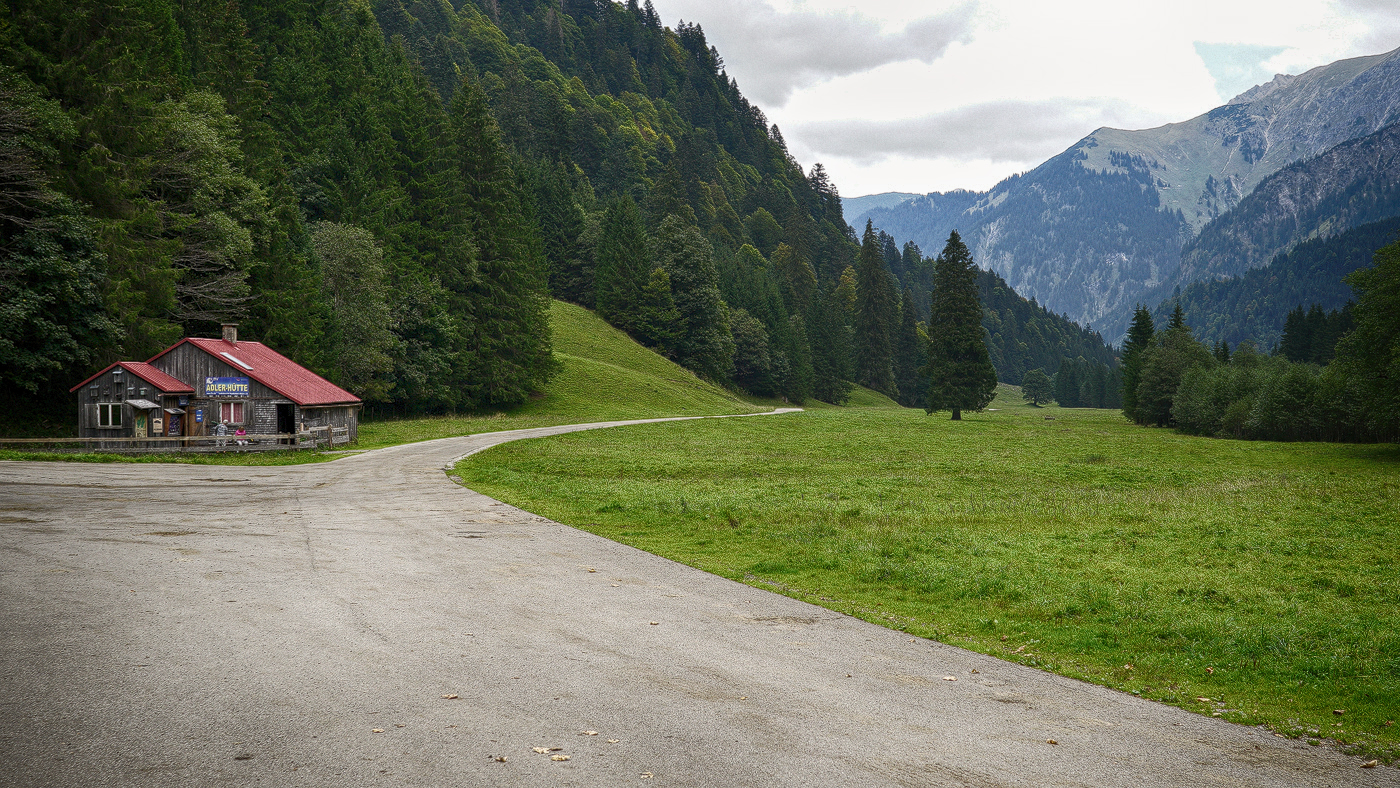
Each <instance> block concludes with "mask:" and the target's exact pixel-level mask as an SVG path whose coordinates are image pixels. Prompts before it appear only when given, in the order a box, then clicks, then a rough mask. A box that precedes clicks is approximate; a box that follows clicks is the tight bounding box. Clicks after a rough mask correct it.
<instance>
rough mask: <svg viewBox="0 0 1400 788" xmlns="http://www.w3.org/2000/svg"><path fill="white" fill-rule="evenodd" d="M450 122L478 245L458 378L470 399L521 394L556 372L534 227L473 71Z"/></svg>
mask: <svg viewBox="0 0 1400 788" xmlns="http://www.w3.org/2000/svg"><path fill="white" fill-rule="evenodd" d="M450 128H451V134H452V141H453V143H454V144H455V148H456V163H457V174H458V175H459V176H460V177H461V182H462V185H461V191H462V203H463V204H462V208H463V210H464V211H465V214H466V217H467V224H468V226H469V227H470V228H471V230H472V240H473V241H474V242H475V243H476V247H477V273H476V276H475V277H474V278H473V280H472V281H471V284H470V286H469V291H468V292H467V293H462V294H461V295H462V296H465V297H466V298H465V303H463V304H462V311H461V312H460V313H459V318H462V319H464V320H463V323H464V328H465V332H464V339H465V342H464V343H463V346H462V348H461V359H462V361H463V362H465V367H464V369H463V372H464V373H465V374H464V376H463V378H462V380H461V382H462V386H463V389H464V393H465V394H466V395H467V397H468V402H469V403H470V404H471V405H474V406H476V407H483V406H499V405H506V404H512V403H516V402H521V401H523V400H524V399H525V397H526V396H527V395H529V393H530V392H531V391H536V390H538V389H539V388H540V387H541V386H543V385H544V383H545V381H547V380H548V379H549V376H550V375H551V374H552V373H553V372H554V359H553V355H552V354H551V352H550V335H549V311H548V307H549V302H548V298H547V297H546V293H545V280H544V270H543V269H544V259H543V258H544V254H543V249H542V248H541V242H540V238H539V233H538V230H537V229H536V227H535V225H534V223H533V221H532V217H530V216H529V215H528V214H527V212H526V208H525V205H524V204H523V201H522V192H523V189H522V188H521V185H520V184H519V183H518V182H517V180H516V178H515V173H514V172H513V171H512V170H511V167H510V160H509V157H508V155H507V153H506V150H505V147H504V146H503V145H502V143H501V132H500V129H499V128H498V127H497V126H496V121H495V120H494V119H493V118H492V116H491V111H490V108H489V107H488V106H487V104H486V94H485V93H484V92H483V91H482V89H481V86H480V85H478V84H477V83H476V82H475V80H473V79H471V78H468V79H466V80H464V81H463V83H462V87H461V88H460V89H459V90H458V91H457V96H456V99H455V101H453V107H452V116H451V126H450Z"/></svg>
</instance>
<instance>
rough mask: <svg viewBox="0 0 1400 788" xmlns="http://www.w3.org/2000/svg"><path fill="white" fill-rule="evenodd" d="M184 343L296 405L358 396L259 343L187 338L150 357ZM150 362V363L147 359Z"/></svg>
mask: <svg viewBox="0 0 1400 788" xmlns="http://www.w3.org/2000/svg"><path fill="white" fill-rule="evenodd" d="M186 342H188V343H190V344H191V345H194V346H195V347H197V348H199V349H200V350H203V351H204V352H205V353H208V354H209V355H211V356H213V357H214V358H216V359H218V360H220V361H222V362H224V363H225V364H228V365H229V366H230V367H233V368H234V369H236V370H238V372H239V375H240V376H242V375H247V376H248V377H250V378H252V379H253V380H256V381H257V382H259V383H261V384H263V385H264V386H267V387H268V388H270V389H272V390H273V391H275V392H277V393H278V394H281V395H282V396H284V397H286V398H287V399H289V400H291V401H292V402H295V403H296V404H298V405H303V406H304V405H356V404H359V402H360V398H359V397H357V396H355V395H354V394H351V393H350V392H348V391H346V390H345V389H343V388H341V387H339V386H337V385H335V384H334V383H332V382H330V381H329V380H326V379H325V378H323V377H321V376H320V375H317V374H316V373H315V372H312V371H311V370H309V369H307V368H306V367H303V366H301V365H300V364H298V363H296V362H295V361H292V360H291V359H289V358H287V357H286V356H284V355H282V354H281V353H278V352H277V351H275V350H273V349H272V348H270V347H268V346H267V345H264V344H263V343H261V342H247V341H244V342H226V341H224V340H222V339H207V338H203V337H186V338H185V339H182V340H180V341H179V342H176V343H175V344H173V345H171V346H170V347H168V348H166V349H165V350H162V351H161V352H159V353H157V354H156V355H154V356H152V357H151V361H155V360H156V359H158V358H160V357H161V356H164V355H165V354H166V353H169V352H170V351H172V350H174V349H175V348H177V347H179V346H180V345H183V344H185V343H186ZM148 363H149V362H148Z"/></svg>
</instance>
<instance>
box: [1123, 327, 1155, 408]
mask: <svg viewBox="0 0 1400 788" xmlns="http://www.w3.org/2000/svg"><path fill="white" fill-rule="evenodd" d="M1155 336H1156V328H1155V327H1154V326H1153V325H1152V311H1151V310H1149V309H1148V308H1147V307H1146V306H1145V305H1143V304H1138V305H1137V308H1136V309H1134V310H1133V322H1132V325H1131V326H1129V327H1128V339H1127V340H1126V341H1124V342H1123V415H1124V416H1127V417H1128V418H1129V419H1131V420H1133V421H1137V390H1138V384H1139V383H1140V382H1141V380H1142V377H1141V376H1142V354H1143V353H1144V352H1145V351H1146V350H1147V349H1148V348H1149V347H1152V342H1153V339H1154V338H1155Z"/></svg>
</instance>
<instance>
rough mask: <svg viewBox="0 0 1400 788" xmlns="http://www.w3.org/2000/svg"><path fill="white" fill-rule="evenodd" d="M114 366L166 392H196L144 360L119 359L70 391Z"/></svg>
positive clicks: (71, 391)
mask: <svg viewBox="0 0 1400 788" xmlns="http://www.w3.org/2000/svg"><path fill="white" fill-rule="evenodd" d="M112 367H121V368H122V369H124V370H126V371H127V372H130V373H131V374H133V375H135V376H136V377H138V378H141V379H142V380H144V381H146V382H147V383H149V384H151V385H152V386H155V387H156V388H157V389H158V390H160V391H163V392H165V393H166V394H193V393H194V389H192V388H190V386H189V384H187V383H182V382H180V381H179V380H177V379H176V378H172V377H171V376H169V375H167V374H165V373H164V372H161V371H160V370H158V369H156V368H155V367H153V366H151V365H150V364H147V363H146V362H144V361H118V362H116V363H114V364H110V365H108V366H107V367H106V368H105V369H103V370H102V371H101V372H98V373H97V374H95V375H93V376H92V377H90V378H88V379H87V380H84V381H83V382H82V383H79V384H78V385H76V386H74V387H73V388H71V389H68V393H69V394H72V393H73V392H75V391H77V390H78V389H80V388H82V387H83V386H86V385H87V384H89V383H91V382H92V381H94V380H96V379H97V378H100V377H102V376H103V375H105V374H107V373H108V372H110V371H111V370H112Z"/></svg>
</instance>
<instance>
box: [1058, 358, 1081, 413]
mask: <svg viewBox="0 0 1400 788" xmlns="http://www.w3.org/2000/svg"><path fill="white" fill-rule="evenodd" d="M1083 385H1084V377H1083V370H1082V369H1081V366H1080V364H1079V362H1077V361H1075V360H1074V359H1072V358H1068V357H1066V358H1062V359H1060V369H1059V371H1057V372H1056V373H1055V401H1056V402H1058V403H1060V407H1062V408H1080V407H1084V405H1085V403H1084V402H1082V401H1081V398H1080V393H1081V389H1082V387H1083Z"/></svg>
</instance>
